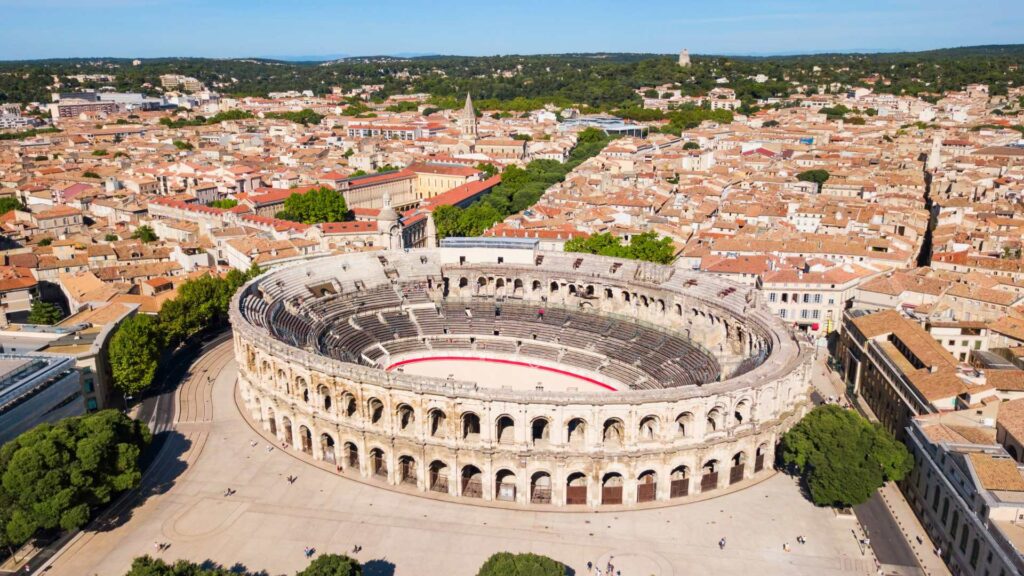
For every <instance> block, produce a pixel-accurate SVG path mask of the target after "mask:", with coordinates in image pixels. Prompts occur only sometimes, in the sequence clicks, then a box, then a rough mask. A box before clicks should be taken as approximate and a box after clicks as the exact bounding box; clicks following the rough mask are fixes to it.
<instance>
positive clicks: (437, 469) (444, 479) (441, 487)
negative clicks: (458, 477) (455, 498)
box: [430, 460, 448, 494]
mask: <svg viewBox="0 0 1024 576" xmlns="http://www.w3.org/2000/svg"><path fill="white" fill-rule="evenodd" d="M430 490H431V491H432V492H443V493H445V494H447V493H448V465H447V464H445V463H444V462H441V461H437V460H435V461H434V462H431V463H430Z"/></svg>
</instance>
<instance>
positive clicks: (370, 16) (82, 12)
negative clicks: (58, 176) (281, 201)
mask: <svg viewBox="0 0 1024 576" xmlns="http://www.w3.org/2000/svg"><path fill="white" fill-rule="evenodd" d="M0 15H2V24H0V30H2V32H0V60H13V59H29V58H50V57H73V56H119V57H155V56H210V57H240V56H266V55H275V56H290V55H324V54H348V55H372V54H396V53H432V54H438V53H440V54H464V55H488V54H513V53H514V54H538V53H554V52H604V51H607V52H663V53H667V52H676V51H678V50H679V49H680V48H683V47H687V48H689V49H690V52H691V53H716V54H768V53H800V52H820V51H826V50H836V51H841V50H922V49H929V48H941V47H952V46H967V45H977V44H1010V43H1024V0H871V1H866V0H843V1H839V0H815V1H809V0H645V1H637V0H629V1H621V0H620V1H609V0H575V1H568V0H476V1H463V0H418V1H415V0H363V1H360V2H353V1H350V0H333V1H332V0H290V1H284V0H0Z"/></svg>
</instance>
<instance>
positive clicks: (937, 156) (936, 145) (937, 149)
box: [926, 134, 942, 172]
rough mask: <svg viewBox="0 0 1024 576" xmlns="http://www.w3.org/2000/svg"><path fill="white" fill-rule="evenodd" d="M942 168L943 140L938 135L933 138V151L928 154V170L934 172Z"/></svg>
mask: <svg viewBox="0 0 1024 576" xmlns="http://www.w3.org/2000/svg"><path fill="white" fill-rule="evenodd" d="M941 166H942V138H940V137H939V135H938V134H935V135H934V136H932V151H931V153H929V154H928V164H927V166H926V167H927V168H928V170H929V171H931V172H934V171H936V170H938V169H939V167H941Z"/></svg>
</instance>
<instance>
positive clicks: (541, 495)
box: [530, 472, 551, 504]
mask: <svg viewBox="0 0 1024 576" xmlns="http://www.w3.org/2000/svg"><path fill="white" fill-rule="evenodd" d="M530 502H531V503H533V504H551V475H550V474H548V473H547V472H537V473H536V474H534V475H533V477H532V478H530Z"/></svg>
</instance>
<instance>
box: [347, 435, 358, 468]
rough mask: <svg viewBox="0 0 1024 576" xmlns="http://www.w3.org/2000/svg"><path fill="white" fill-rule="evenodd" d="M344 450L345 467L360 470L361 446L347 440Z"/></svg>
mask: <svg viewBox="0 0 1024 576" xmlns="http://www.w3.org/2000/svg"><path fill="white" fill-rule="evenodd" d="M344 452H345V455H344V458H345V467H346V468H355V469H356V470H359V448H356V445H355V444H353V443H351V442H345V447H344Z"/></svg>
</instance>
